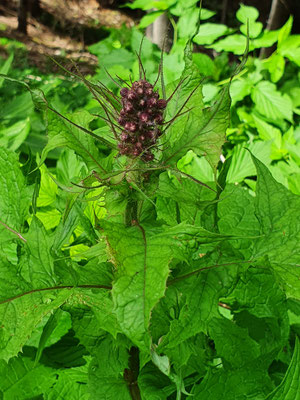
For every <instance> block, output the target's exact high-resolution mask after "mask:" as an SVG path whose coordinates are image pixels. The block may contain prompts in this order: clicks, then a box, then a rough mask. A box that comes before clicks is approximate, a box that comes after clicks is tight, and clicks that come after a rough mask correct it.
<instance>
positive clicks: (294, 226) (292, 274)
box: [252, 155, 300, 298]
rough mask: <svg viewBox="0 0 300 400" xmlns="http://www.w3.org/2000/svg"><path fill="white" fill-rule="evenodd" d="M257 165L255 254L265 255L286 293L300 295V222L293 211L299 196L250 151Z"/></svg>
mask: <svg viewBox="0 0 300 400" xmlns="http://www.w3.org/2000/svg"><path fill="white" fill-rule="evenodd" d="M252 159H253V162H254V164H255V167H256V169H257V176H258V181H257V185H256V205H255V208H256V216H257V218H258V220H259V222H260V226H261V234H262V235H264V236H263V237H262V238H261V239H259V240H258V241H257V242H256V248H255V255H256V257H260V256H264V255H266V256H267V257H268V259H269V261H270V263H271V266H272V268H273V270H274V272H275V275H276V276H277V278H278V280H279V282H280V283H281V284H282V285H283V287H284V288H285V290H286V293H287V295H288V296H291V297H293V296H294V297H295V298H299V289H300V271H299V268H298V266H299V264H300V256H299V250H300V248H299V243H300V224H299V221H298V220H297V218H295V215H297V214H298V210H299V207H300V199H299V196H297V195H294V194H292V193H291V192H289V191H288V189H286V188H285V187H284V186H283V185H281V184H280V183H278V182H276V181H275V179H274V178H273V177H272V175H271V173H270V172H269V171H268V169H267V168H266V167H265V165H264V164H263V163H261V162H260V161H259V160H258V159H257V158H255V157H254V156H253V155H252Z"/></svg>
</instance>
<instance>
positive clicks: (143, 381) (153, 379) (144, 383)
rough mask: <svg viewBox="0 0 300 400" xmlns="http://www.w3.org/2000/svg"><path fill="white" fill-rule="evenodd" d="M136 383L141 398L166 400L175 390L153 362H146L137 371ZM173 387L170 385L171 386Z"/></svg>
mask: <svg viewBox="0 0 300 400" xmlns="http://www.w3.org/2000/svg"><path fill="white" fill-rule="evenodd" d="M138 385H139V388H140V391H141V394H142V398H143V399H147V400H167V398H168V395H170V394H172V392H175V386H174V385H172V384H171V381H170V379H169V378H168V377H167V376H165V375H163V374H162V373H161V372H160V371H159V370H158V368H156V367H154V366H153V364H151V363H148V364H147V365H146V366H145V367H144V368H143V369H142V370H141V372H140V373H139V377H138ZM171 385H172V386H173V387H172V386H171Z"/></svg>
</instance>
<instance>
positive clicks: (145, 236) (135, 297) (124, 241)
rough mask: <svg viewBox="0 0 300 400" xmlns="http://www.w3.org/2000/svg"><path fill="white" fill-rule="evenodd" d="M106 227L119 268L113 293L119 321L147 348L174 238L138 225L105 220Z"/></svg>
mask: <svg viewBox="0 0 300 400" xmlns="http://www.w3.org/2000/svg"><path fill="white" fill-rule="evenodd" d="M104 229H105V233H106V235H107V239H108V243H109V246H110V248H111V251H112V255H113V258H114V264H115V267H116V278H115V281H114V283H113V290H112V296H113V300H114V304H115V312H116V315H117V319H118V322H119V324H120V326H121V328H122V330H123V332H124V333H125V334H126V335H127V336H128V337H129V338H130V339H131V340H132V341H133V342H134V343H135V344H137V345H139V346H140V347H144V348H146V349H147V348H149V346H150V338H149V334H148V326H149V321H150V314H151V310H152V308H153V307H154V306H155V304H156V303H157V302H158V300H159V299H160V298H161V297H162V296H163V295H164V292H165V289H166V281H167V277H168V274H169V262H170V260H171V259H172V257H173V254H172V253H173V252H172V250H171V245H172V244H173V246H174V239H172V237H168V236H165V237H164V235H159V234H155V232H151V231H150V232H148V231H147V230H146V231H145V230H144V229H143V228H139V227H138V226H134V227H131V228H124V227H123V226H122V225H119V224H109V223H107V222H106V223H105V224H104ZM173 251H174V250H173ZM158 254H159V256H158Z"/></svg>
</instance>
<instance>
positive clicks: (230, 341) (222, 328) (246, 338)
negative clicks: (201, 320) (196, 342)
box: [209, 318, 260, 369]
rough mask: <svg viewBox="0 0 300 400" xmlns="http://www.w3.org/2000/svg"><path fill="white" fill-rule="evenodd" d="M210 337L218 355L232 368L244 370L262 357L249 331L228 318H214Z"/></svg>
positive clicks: (210, 325) (210, 327) (210, 326)
mask: <svg viewBox="0 0 300 400" xmlns="http://www.w3.org/2000/svg"><path fill="white" fill-rule="evenodd" d="M209 336H210V337H211V338H212V339H213V341H214V343H215V346H216V350H217V354H218V355H219V356H220V357H221V358H222V360H223V361H224V362H225V361H226V362H228V363H229V365H230V368H236V369H243V368H245V366H246V365H247V364H248V363H249V362H251V361H253V360H255V359H257V358H258V357H259V356H260V346H259V344H258V343H257V342H256V341H255V340H254V339H253V338H251V337H250V335H249V332H248V329H247V328H242V327H240V326H238V325H237V324H236V323H235V321H229V319H226V318H213V319H212V321H211V322H210V323H209Z"/></svg>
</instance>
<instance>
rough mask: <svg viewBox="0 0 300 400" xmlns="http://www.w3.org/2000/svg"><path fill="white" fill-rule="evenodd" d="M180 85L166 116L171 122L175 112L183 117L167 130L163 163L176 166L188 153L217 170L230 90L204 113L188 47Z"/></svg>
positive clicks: (199, 87) (197, 78)
mask: <svg viewBox="0 0 300 400" xmlns="http://www.w3.org/2000/svg"><path fill="white" fill-rule="evenodd" d="M181 81H182V84H181V86H180V87H179V89H178V90H177V92H176V93H175V95H174V96H173V98H172V100H171V101H170V102H169V104H168V108H167V110H168V114H167V116H168V118H173V117H174V116H175V115H176V114H177V112H179V113H182V112H186V114H184V115H182V116H180V117H178V119H176V120H175V121H174V122H173V123H172V124H171V126H170V128H169V129H168V130H167V133H166V135H165V138H164V143H165V149H164V152H163V159H164V162H165V163H168V164H176V162H177V161H178V160H179V159H180V158H181V157H182V156H184V155H185V153H186V152H187V151H188V150H193V151H194V152H195V153H196V154H198V155H204V156H205V157H206V158H207V160H208V162H209V163H210V164H211V166H212V167H213V168H216V166H217V164H218V162H219V157H220V154H221V147H222V145H223V144H224V142H225V132H226V129H227V127H228V125H229V110H230V96H229V87H228V86H226V87H225V88H224V89H223V90H222V92H221V94H220V98H219V100H218V101H217V102H216V103H215V104H214V105H213V106H212V107H210V108H205V109H203V101H202V90H201V76H200V75H199V70H198V68H197V66H196V65H195V64H194V62H193V61H192V52H191V48H190V43H188V45H187V47H186V49H185V69H184V71H183V73H182V76H181ZM172 88H173V89H174V86H172ZM169 91H170V88H169ZM185 103H186V104H185ZM184 104H185V105H184Z"/></svg>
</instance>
